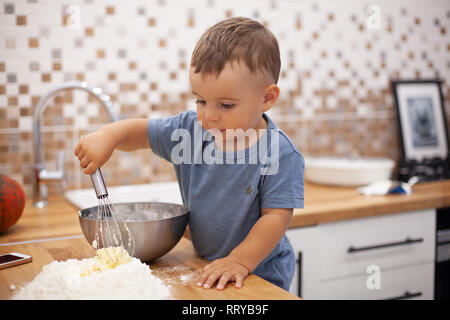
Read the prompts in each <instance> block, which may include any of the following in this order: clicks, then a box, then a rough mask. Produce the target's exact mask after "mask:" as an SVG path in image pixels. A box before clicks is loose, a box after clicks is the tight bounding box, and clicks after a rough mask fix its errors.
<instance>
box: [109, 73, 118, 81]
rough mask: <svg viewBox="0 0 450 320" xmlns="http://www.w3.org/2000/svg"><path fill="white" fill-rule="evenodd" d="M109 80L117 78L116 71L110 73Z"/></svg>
mask: <svg viewBox="0 0 450 320" xmlns="http://www.w3.org/2000/svg"><path fill="white" fill-rule="evenodd" d="M108 80H110V81H114V80H116V74H115V73H114V72H110V73H108Z"/></svg>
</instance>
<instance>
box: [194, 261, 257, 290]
mask: <svg viewBox="0 0 450 320" xmlns="http://www.w3.org/2000/svg"><path fill="white" fill-rule="evenodd" d="M248 273H249V270H248V269H247V268H246V267H245V266H244V265H242V264H241V263H239V262H238V261H237V260H236V258H234V257H232V256H228V257H225V258H221V259H217V260H214V261H213V262H211V263H210V264H208V265H207V266H205V267H204V268H203V273H202V275H201V276H200V279H199V280H198V282H197V286H198V287H201V286H203V288H205V289H209V288H211V287H212V286H213V285H214V283H215V282H216V281H217V280H218V281H219V282H218V283H217V286H216V288H217V289H219V290H222V289H223V288H224V287H225V285H226V284H227V282H228V281H234V282H235V286H236V288H241V287H242V283H243V281H244V279H245V277H247V275H248Z"/></svg>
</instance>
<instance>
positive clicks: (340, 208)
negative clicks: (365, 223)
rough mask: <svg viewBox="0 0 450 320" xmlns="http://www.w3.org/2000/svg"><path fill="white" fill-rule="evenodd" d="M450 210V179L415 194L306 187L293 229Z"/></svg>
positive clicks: (419, 186) (418, 189) (425, 184)
mask: <svg viewBox="0 0 450 320" xmlns="http://www.w3.org/2000/svg"><path fill="white" fill-rule="evenodd" d="M442 207H450V180H441V181H434V182H423V183H420V184H417V185H415V186H414V187H413V192H412V194H411V195H400V194H392V195H387V196H366V195H362V194H358V193H357V191H356V188H349V187H329V186H323V185H318V184H311V183H306V184H305V208H304V209H294V215H293V217H292V219H291V223H290V225H289V227H290V228H295V227H304V226H311V225H316V224H320V223H324V222H332V221H338V220H345V219H355V218H362V217H368V216H375V215H382V214H391V213H400V212H405V211H414V210H421V209H428V208H442Z"/></svg>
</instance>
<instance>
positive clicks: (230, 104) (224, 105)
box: [221, 103, 234, 109]
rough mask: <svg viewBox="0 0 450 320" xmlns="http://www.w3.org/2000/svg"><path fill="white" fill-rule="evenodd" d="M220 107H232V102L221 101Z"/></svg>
mask: <svg viewBox="0 0 450 320" xmlns="http://www.w3.org/2000/svg"><path fill="white" fill-rule="evenodd" d="M221 105H222V107H224V108H225V109H230V108H233V107H234V104H232V103H221Z"/></svg>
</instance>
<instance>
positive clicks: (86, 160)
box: [74, 130, 116, 174]
mask: <svg viewBox="0 0 450 320" xmlns="http://www.w3.org/2000/svg"><path fill="white" fill-rule="evenodd" d="M115 147H116V145H115V143H114V139H112V137H111V136H110V135H107V134H105V133H104V132H103V131H101V130H98V131H96V132H93V133H91V134H88V135H86V136H82V137H81V139H80V141H79V142H78V144H77V146H76V147H75V149H74V154H75V156H76V157H77V158H78V160H79V161H80V167H81V168H82V169H83V173H84V174H92V173H94V172H95V171H96V170H97V169H98V168H99V167H101V166H102V165H103V164H104V163H105V162H106V161H108V160H109V158H110V157H111V155H112V153H113V151H114V149H115Z"/></svg>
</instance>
